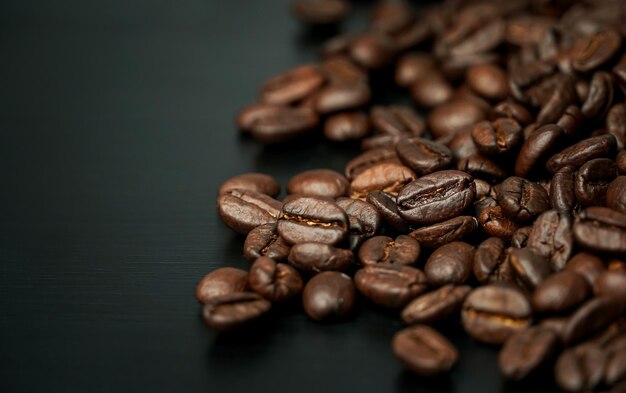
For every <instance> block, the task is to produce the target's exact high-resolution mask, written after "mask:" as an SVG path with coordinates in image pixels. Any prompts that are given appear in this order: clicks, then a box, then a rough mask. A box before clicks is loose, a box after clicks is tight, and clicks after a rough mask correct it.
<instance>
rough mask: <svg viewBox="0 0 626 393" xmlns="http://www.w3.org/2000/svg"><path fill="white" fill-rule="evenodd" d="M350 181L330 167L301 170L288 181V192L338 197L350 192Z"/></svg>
mask: <svg viewBox="0 0 626 393" xmlns="http://www.w3.org/2000/svg"><path fill="white" fill-rule="evenodd" d="M349 186H350V183H348V180H347V179H346V178H345V177H343V175H342V174H340V173H338V172H335V171H332V170H330V169H311V170H308V171H304V172H300V173H298V174H297V175H295V176H294V177H292V178H291V179H289V183H287V193H288V194H300V195H302V196H319V197H328V198H338V197H341V196H344V195H347V194H348V187H349Z"/></svg>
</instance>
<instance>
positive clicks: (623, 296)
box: [593, 270, 626, 304]
mask: <svg viewBox="0 0 626 393" xmlns="http://www.w3.org/2000/svg"><path fill="white" fill-rule="evenodd" d="M593 291H594V293H595V294H596V296H606V297H610V298H613V299H616V300H617V301H619V302H621V303H622V304H624V303H625V302H626V272H622V271H611V270H609V271H604V272H602V273H600V274H599V275H598V278H597V279H596V281H595V282H594V286H593Z"/></svg>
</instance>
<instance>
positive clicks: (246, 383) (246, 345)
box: [0, 0, 541, 392]
mask: <svg viewBox="0 0 626 393" xmlns="http://www.w3.org/2000/svg"><path fill="white" fill-rule="evenodd" d="M288 3H289V2H288V1H247V0H245V1H244V0H229V1H219V0H214V1H209V0H179V1H175V2H174V1H156V0H128V1H126V0H124V1H122V0H111V1H100V2H98V1H72V0H59V1H54V2H53V1H44V0H42V1H37V0H3V1H2V2H0V100H1V102H0V130H1V134H0V135H1V137H2V140H1V142H0V179H2V183H1V184H2V186H1V187H0V223H1V225H0V391H2V392H131V391H132V392H138V391H150V392H242V391H248V390H254V391H259V392H267V391H274V392H290V391H297V392H318V391H325V392H346V391H350V392H352V391H362V392H390V391H397V392H409V391H410V392H429V391H432V392H434V391H437V392H478V391H480V392H490V391H495V392H498V391H524V390H532V391H540V390H541V389H538V388H537V387H535V386H531V387H525V386H523V385H521V386H520V385H516V386H512V385H507V384H505V383H504V382H503V381H502V380H501V378H500V377H499V375H498V370H497V365H496V354H497V351H496V350H495V349H492V348H489V347H485V346H482V345H478V344H476V343H474V342H473V341H472V340H470V339H468V338H467V337H465V336H464V335H463V334H462V333H460V332H458V329H457V330H454V329H452V333H451V339H452V340H453V341H454V342H455V343H456V344H457V345H458V346H459V349H460V352H461V355H462V358H461V361H460V363H459V364H458V365H457V367H456V369H455V370H454V372H453V373H452V375H451V377H450V378H448V379H443V380H438V381H434V382H433V381H425V380H420V379H419V378H416V377H414V376H412V375H410V374H408V373H407V372H405V371H403V368H402V366H401V365H400V364H399V363H398V362H397V361H396V360H395V359H394V358H393V356H392V354H391V351H390V339H391V336H392V335H393V334H394V332H396V331H397V330H399V329H400V328H401V327H402V324H401V322H400V321H399V319H398V318H397V317H395V316H394V315H392V313H382V312H380V310H375V309H373V308H372V307H371V306H369V305H367V304H361V305H360V306H359V309H358V310H357V312H356V313H355V316H354V317H353V318H352V319H350V320H348V321H345V322H343V323H337V324H330V325H323V324H318V323H314V322H312V321H309V320H308V319H307V318H306V317H305V316H304V315H302V314H301V313H300V312H298V310H297V309H295V310H293V309H292V310H283V311H279V312H277V314H278V315H276V316H275V318H270V320H269V321H267V322H265V323H264V324H261V325H259V326H257V327H256V329H255V330H247V331H244V332H240V333H238V334H234V335H232V334H231V335H226V336H224V335H222V336H218V335H216V334H215V333H213V332H212V331H210V330H209V329H207V328H206V327H205V326H204V324H203V322H202V321H201V319H200V317H199V310H200V307H199V306H198V304H197V303H196V302H195V299H194V296H193V294H194V288H195V284H196V283H197V281H198V280H199V279H200V278H201V277H202V276H203V275H204V274H206V273H207V272H209V271H210V270H212V269H215V268H217V267H221V266H238V267H244V268H245V267H247V263H246V262H245V261H244V260H243V258H242V257H241V247H242V244H243V238H241V237H238V236H236V235H234V234H232V233H231V232H230V231H228V230H227V229H226V227H225V226H223V225H222V223H221V222H220V221H219V218H218V217H217V214H216V210H215V193H216V191H217V188H218V186H219V184H220V183H221V182H222V181H224V180H225V179H227V178H228V177H230V176H233V175H236V174H239V173H243V172H247V171H261V172H267V173H270V174H272V175H274V176H276V177H277V179H278V180H279V181H281V183H282V184H283V185H285V184H286V181H287V180H288V179H289V178H290V177H291V176H292V175H293V174H295V173H296V172H298V171H301V170H305V169H310V168H316V167H330V168H333V169H336V170H340V171H341V170H342V168H343V166H344V165H345V163H346V162H347V161H348V160H349V158H350V157H351V156H352V155H353V154H354V153H355V151H356V150H357V149H356V148H355V147H344V146H333V145H331V144H328V143H324V142H320V143H306V144H304V145H302V146H294V145H291V146H288V147H281V148H264V147H263V146H261V145H259V144H257V143H255V142H254V141H251V140H248V139H246V138H241V137H240V136H239V135H238V132H237V130H236V129H235V126H234V117H235V114H236V112H237V110H238V109H239V108H240V107H241V106H243V105H245V104H247V103H249V102H251V101H253V100H254V99H255V95H256V89H257V87H258V86H260V84H261V83H262V82H263V81H264V80H265V79H266V78H267V77H269V76H271V75H274V74H276V73H278V72H281V71H283V70H286V69H288V68H290V67H292V66H294V65H297V64H300V63H304V62H310V61H314V60H315V59H316V54H315V50H316V48H318V47H319V43H320V42H321V39H320V38H319V37H316V36H315V35H312V34H309V33H307V32H306V31H305V30H304V29H302V28H301V26H299V25H298V24H297V23H296V22H295V21H293V20H292V19H291V18H290V17H289V12H288ZM370 5H371V4H370ZM368 6H369V5H367V4H365V5H363V4H361V5H359V6H357V12H356V14H357V15H356V16H355V19H354V20H352V21H351V23H350V24H349V26H347V27H349V28H350V29H352V30H354V31H358V30H359V29H360V27H362V26H364V22H365V16H366V12H367V8H368ZM390 94H393V92H391V93H390ZM385 96H387V95H385Z"/></svg>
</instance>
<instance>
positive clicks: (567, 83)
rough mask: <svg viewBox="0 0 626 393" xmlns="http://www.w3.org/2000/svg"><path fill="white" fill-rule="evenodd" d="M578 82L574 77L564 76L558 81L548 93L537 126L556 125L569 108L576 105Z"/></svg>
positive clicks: (538, 115) (538, 116)
mask: <svg viewBox="0 0 626 393" xmlns="http://www.w3.org/2000/svg"><path fill="white" fill-rule="evenodd" d="M575 83H576V80H575V79H574V77H572V76H564V77H561V78H559V79H558V80H557V82H556V83H555V85H554V86H553V87H552V89H551V90H550V91H549V92H547V93H548V95H546V96H545V98H544V99H543V102H542V103H541V110H540V111H539V113H538V114H537V120H536V121H537V124H539V125H540V126H543V125H545V124H549V123H556V122H557V121H558V120H559V119H560V118H561V116H562V114H563V113H564V112H565V110H566V109H567V107H568V106H570V105H573V104H575V103H576V100H577V98H578V97H577V96H576V85H575Z"/></svg>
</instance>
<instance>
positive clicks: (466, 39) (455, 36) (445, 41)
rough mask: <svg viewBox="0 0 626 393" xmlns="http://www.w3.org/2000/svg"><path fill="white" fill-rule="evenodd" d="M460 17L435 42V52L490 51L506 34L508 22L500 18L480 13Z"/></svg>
mask: <svg viewBox="0 0 626 393" xmlns="http://www.w3.org/2000/svg"><path fill="white" fill-rule="evenodd" d="M465 15H467V16H466V17H465V18H463V17H459V18H457V19H456V23H455V24H453V25H452V26H451V27H450V28H449V30H447V31H446V33H445V34H444V35H443V36H441V37H440V39H439V41H437V42H436V43H435V48H434V49H435V53H438V54H440V55H446V54H447V55H450V56H452V57H460V56H466V55H470V54H475V53H482V52H488V51H489V50H491V49H494V48H496V47H497V46H498V45H500V43H501V42H502V41H503V40H504V37H505V36H506V30H507V28H506V23H505V22H504V20H502V19H500V18H491V15H490V17H488V18H486V17H485V16H481V15H479V14H478V13H474V14H465Z"/></svg>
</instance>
